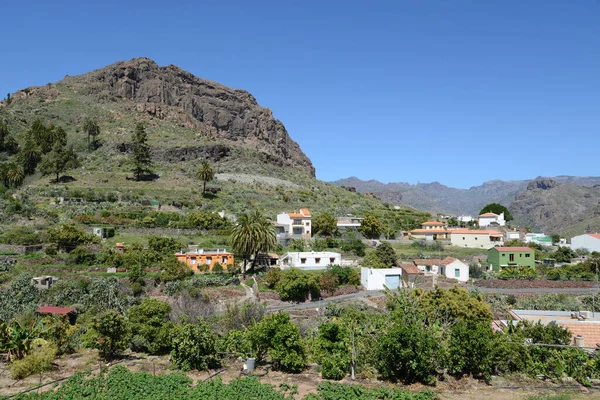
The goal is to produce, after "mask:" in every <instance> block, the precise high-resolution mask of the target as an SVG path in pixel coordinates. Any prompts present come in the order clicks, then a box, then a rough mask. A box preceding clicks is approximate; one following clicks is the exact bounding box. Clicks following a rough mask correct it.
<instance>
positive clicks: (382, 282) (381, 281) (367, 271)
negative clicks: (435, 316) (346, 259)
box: [360, 267, 402, 290]
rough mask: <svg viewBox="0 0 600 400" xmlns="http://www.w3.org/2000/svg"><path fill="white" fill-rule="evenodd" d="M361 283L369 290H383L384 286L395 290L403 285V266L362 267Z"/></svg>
mask: <svg viewBox="0 0 600 400" xmlns="http://www.w3.org/2000/svg"><path fill="white" fill-rule="evenodd" d="M360 283H361V284H362V285H363V286H364V288H365V289H367V290H383V288H384V286H385V287H387V288H388V289H391V290H395V289H398V288H400V287H402V268H366V267H362V268H361V269H360Z"/></svg>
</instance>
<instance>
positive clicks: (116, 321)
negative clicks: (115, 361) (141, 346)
mask: <svg viewBox="0 0 600 400" xmlns="http://www.w3.org/2000/svg"><path fill="white" fill-rule="evenodd" d="M91 331H92V332H90V335H92V336H93V337H94V339H95V343H94V347H96V348H97V349H98V350H100V355H102V357H103V358H104V359H105V360H110V359H112V358H114V356H115V355H117V354H118V352H119V351H121V350H125V348H126V347H127V342H128V340H129V330H128V329H127V322H126V321H125V318H124V317H123V316H122V315H120V314H119V313H117V312H116V311H107V312H105V313H103V314H100V315H99V316H98V317H95V318H94V319H93V320H92V323H91Z"/></svg>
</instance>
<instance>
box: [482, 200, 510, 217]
mask: <svg viewBox="0 0 600 400" xmlns="http://www.w3.org/2000/svg"><path fill="white" fill-rule="evenodd" d="M489 212H491V213H494V214H497V215H500V214H502V213H504V220H505V221H506V222H508V221H512V220H513V217H512V215H510V212H509V211H508V208H506V207H504V206H503V205H502V204H498V203H490V204H488V205H486V206H485V207H483V208H482V209H481V211H479V215H481V214H485V213H489Z"/></svg>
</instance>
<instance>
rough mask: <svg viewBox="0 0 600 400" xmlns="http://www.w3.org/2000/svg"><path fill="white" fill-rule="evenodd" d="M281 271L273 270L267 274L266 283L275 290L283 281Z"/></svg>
mask: <svg viewBox="0 0 600 400" xmlns="http://www.w3.org/2000/svg"><path fill="white" fill-rule="evenodd" d="M281 276H282V274H281V270H280V269H279V268H271V269H269V270H268V271H267V273H266V274H265V278H264V279H265V283H266V284H267V286H268V287H270V288H271V289H273V288H274V287H275V286H276V285H277V284H278V283H279V281H280V280H281Z"/></svg>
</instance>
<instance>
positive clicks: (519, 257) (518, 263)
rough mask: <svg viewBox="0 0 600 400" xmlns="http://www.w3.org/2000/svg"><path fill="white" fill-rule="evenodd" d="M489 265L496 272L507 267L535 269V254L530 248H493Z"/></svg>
mask: <svg viewBox="0 0 600 400" xmlns="http://www.w3.org/2000/svg"><path fill="white" fill-rule="evenodd" d="M488 265H489V266H490V268H491V269H492V270H494V271H495V272H500V271H501V270H502V268H505V267H535V252H534V250H533V249H530V248H529V247H492V248H491V249H489V250H488Z"/></svg>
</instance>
